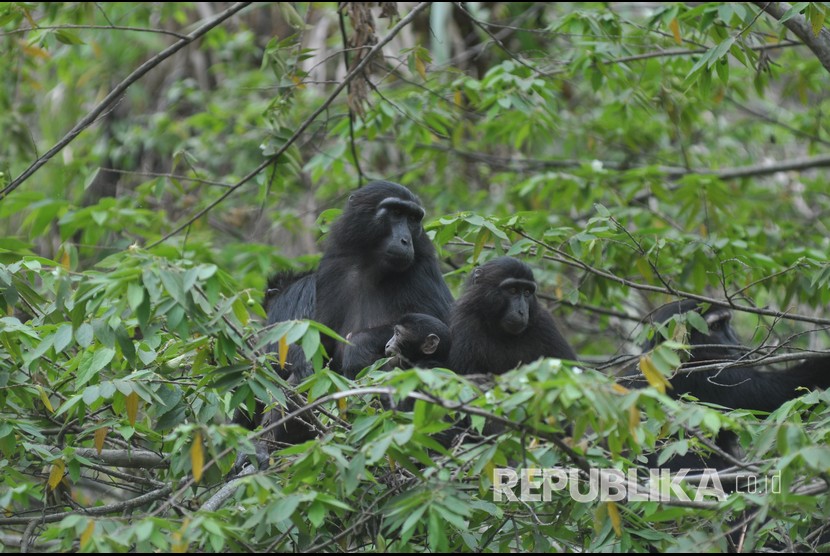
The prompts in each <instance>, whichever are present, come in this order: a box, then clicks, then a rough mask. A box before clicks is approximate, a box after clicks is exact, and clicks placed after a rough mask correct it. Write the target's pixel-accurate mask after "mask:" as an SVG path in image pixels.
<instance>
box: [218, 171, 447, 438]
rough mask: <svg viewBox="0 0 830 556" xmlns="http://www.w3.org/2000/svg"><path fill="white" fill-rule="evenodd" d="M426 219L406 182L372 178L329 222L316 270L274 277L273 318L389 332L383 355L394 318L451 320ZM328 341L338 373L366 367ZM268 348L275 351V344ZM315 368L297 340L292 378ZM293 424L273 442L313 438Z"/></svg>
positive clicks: (347, 330)
mask: <svg viewBox="0 0 830 556" xmlns="http://www.w3.org/2000/svg"><path fill="white" fill-rule="evenodd" d="M423 217H424V209H423V207H422V206H421V203H420V201H419V199H418V198H417V197H416V196H415V195H414V194H412V192H411V191H409V189H407V188H406V187H404V186H402V185H399V184H396V183H392V182H388V181H374V182H372V183H370V184H368V185H366V186H365V187H363V188H361V189H358V190H357V191H355V192H354V193H353V194H352V195H351V196H350V197H349V201H348V203H347V204H346V207H345V209H344V210H343V214H342V215H341V216H340V218H339V219H338V220H337V221H336V222H335V223H334V224H333V225H332V227H331V231H330V233H329V236H328V239H327V241H326V245H325V250H324V253H323V257H322V259H321V261H320V266H319V268H318V269H317V271H315V272H313V273H308V274H292V273H287V274H282V275H278V276H277V277H275V278H274V279H272V281H271V284H269V293H271V294H272V295H271V296H270V297H268V298H267V304H266V310H267V313H268V323H267V324H268V325H272V324H275V323H277V322H281V321H285V320H291V319H300V318H311V319H314V320H316V321H318V322H320V323H322V324H325V325H326V326H328V327H329V328H331V329H332V330H334V331H335V332H337V333H338V334H340V335H341V336H343V337H346V336H352V337H354V336H356V335H360V334H364V333H369V331H377V330H385V331H384V333H383V336H382V342H383V343H382V344H381V349H380V356H382V354H383V349H382V348H383V346H385V342H386V341H387V340H388V339H389V337H390V336H391V335H392V327H393V325H394V323H395V322H396V321H397V320H398V319H400V318H401V317H402V316H403V315H405V314H407V313H425V314H427V315H430V316H432V317H435V318H437V319H438V320H440V321H442V322H448V320H449V315H450V307H451V305H452V302H453V299H452V295H451V294H450V291H449V288H447V285H446V283H445V282H444V278H443V276H442V274H441V269H440V267H439V265H438V258H437V256H436V253H435V248H434V247H433V245H432V242H431V241H430V240H429V238H428V237H427V235H426V232H425V231H424V228H423V225H422V223H421V221H422V219H423ZM272 290H278V291H272ZM322 342H323V345H324V347H325V349H326V352H327V353H328V354H329V355H330V356H331V360H330V365H331V368H332V369H334V370H335V371H337V372H340V373H343V374H345V375H347V376H350V377H353V376H354V374H355V373H356V372H357V371H359V370H360V368H363V367H360V368H356V364H354V363H352V364H350V366H348V367H344V365H343V356H344V354H346V353H348V351H347V350H345V349H344V348H343V347H342V344H338V343H337V342H336V341H334V340H333V339H331V338H328V337H324V338H323V340H322ZM269 348H270V349H273V350H276V347H275V346H269ZM364 366H365V365H364ZM310 373H311V367H310V365H309V364H308V363H307V362H306V361H305V358H304V357H303V353H302V350H301V349H299V348H298V347H297V346H291V348H290V349H289V353H288V360H287V372H286V375H288V379H289V381H290V382H292V383H298V382H300V381H301V380H302V379H304V378H305V377H307V376H308V375H309V374H310ZM239 413H241V412H237V417H236V418H235V419H234V420H235V421H236V422H238V423H242V424H247V425H249V426H250V425H255V424H256V422H254V423H250V421H249V420H247V419H244V418H240V417H239ZM256 420H259V419H256ZM267 422H268V419H266V420H265V421H264V422H263V425H265V424H266V423H267ZM290 428H291V427H288V428H281V429H279V430H278V431H277V432H276V433H275V434H274V435H273V436H274V437H275V440H277V441H279V442H292V441H297V440H299V439H301V438H303V437H306V438H307V437H308V435H304V434H298V433H296V431H293V432H291V431H289V430H288V429H290ZM301 428H302V427H301Z"/></svg>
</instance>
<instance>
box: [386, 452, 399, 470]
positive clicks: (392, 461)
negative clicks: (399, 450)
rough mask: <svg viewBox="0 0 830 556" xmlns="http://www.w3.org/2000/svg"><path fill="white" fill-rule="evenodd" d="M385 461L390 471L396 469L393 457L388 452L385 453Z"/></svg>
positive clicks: (396, 465)
mask: <svg viewBox="0 0 830 556" xmlns="http://www.w3.org/2000/svg"><path fill="white" fill-rule="evenodd" d="M386 461H387V462H388V463H389V469H390V470H391V471H392V473H394V472H395V471H397V469H398V464H397V463H395V459H394V458H393V457H392V456H390V455H389V454H386Z"/></svg>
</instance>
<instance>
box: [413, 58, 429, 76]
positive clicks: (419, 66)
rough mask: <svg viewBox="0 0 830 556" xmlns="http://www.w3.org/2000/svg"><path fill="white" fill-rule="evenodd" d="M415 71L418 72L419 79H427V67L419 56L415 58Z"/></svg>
mask: <svg viewBox="0 0 830 556" xmlns="http://www.w3.org/2000/svg"><path fill="white" fill-rule="evenodd" d="M415 71H417V72H418V75H420V76H421V79H424V80H425V79H426V78H427V66H426V64H424V61H423V60H421V57H420V56H415Z"/></svg>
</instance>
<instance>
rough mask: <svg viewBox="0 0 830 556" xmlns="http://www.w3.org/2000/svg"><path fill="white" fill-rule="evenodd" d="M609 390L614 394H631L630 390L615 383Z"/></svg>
mask: <svg viewBox="0 0 830 556" xmlns="http://www.w3.org/2000/svg"><path fill="white" fill-rule="evenodd" d="M611 389H612V390H613V391H614V392H617V393H618V394H628V393H629V392H631V390H629V389H628V388H626V387H625V386H623V385H622V384H616V383H615V384H613V385H612V386H611Z"/></svg>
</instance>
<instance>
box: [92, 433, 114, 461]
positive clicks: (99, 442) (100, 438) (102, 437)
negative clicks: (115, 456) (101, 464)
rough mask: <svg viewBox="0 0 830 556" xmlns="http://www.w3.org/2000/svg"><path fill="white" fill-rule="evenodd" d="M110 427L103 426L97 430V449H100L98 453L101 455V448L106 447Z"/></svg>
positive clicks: (95, 441)
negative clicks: (105, 441) (105, 442)
mask: <svg viewBox="0 0 830 556" xmlns="http://www.w3.org/2000/svg"><path fill="white" fill-rule="evenodd" d="M109 430H110V429H109V427H101V428H100V429H98V430H96V431H95V440H94V444H95V449H96V450H98V455H99V456H100V455H101V450H103V449H104V440H106V439H107V433H108V432H109Z"/></svg>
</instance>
